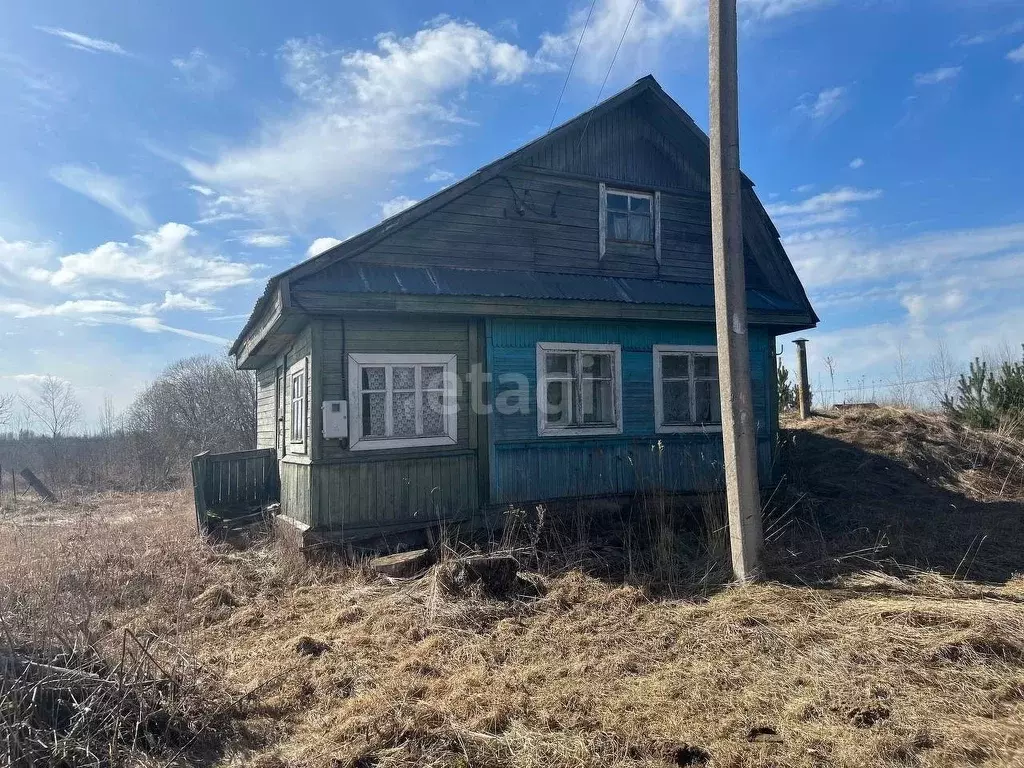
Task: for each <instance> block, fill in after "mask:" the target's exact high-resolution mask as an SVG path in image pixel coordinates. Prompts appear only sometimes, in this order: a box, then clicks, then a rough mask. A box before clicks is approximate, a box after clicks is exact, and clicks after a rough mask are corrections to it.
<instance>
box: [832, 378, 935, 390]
mask: <svg viewBox="0 0 1024 768" xmlns="http://www.w3.org/2000/svg"><path fill="white" fill-rule="evenodd" d="M933 381H946V377H945V376H934V377H932V378H930V379H915V380H913V381H892V382H889V383H888V384H882V383H879V382H873V381H872V382H865V383H864V384H862V385H860V386H859V387H846V388H845V389H836V390H833V389H831V388H830V389H829V390H828V391H829V392H833V391H834V392H863V391H865V390H867V389H887V388H888V387H903V386H907V385H908V384H930V383H931V382H933Z"/></svg>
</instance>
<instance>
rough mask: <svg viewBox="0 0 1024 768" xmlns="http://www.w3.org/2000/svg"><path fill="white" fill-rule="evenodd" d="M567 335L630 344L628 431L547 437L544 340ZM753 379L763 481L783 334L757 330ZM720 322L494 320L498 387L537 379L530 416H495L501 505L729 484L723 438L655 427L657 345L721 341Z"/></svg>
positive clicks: (491, 351) (625, 386)
mask: <svg viewBox="0 0 1024 768" xmlns="http://www.w3.org/2000/svg"><path fill="white" fill-rule="evenodd" d="M539 341H560V342H574V343H590V344H620V345H621V347H622V411H623V433H622V435H621V436H612V437H595V438H589V439H585V438H575V439H559V438H540V437H538V436H537V415H536V394H535V393H536V386H537V371H536V344H537V342H539ZM750 342H751V377H752V385H753V395H754V411H755V417H756V419H757V426H758V444H759V460H760V467H759V469H760V473H761V479H762V484H764V485H768V484H770V483H771V482H772V481H773V479H774V477H775V467H774V462H773V454H774V451H773V446H774V443H775V440H776V431H777V430H776V422H775V417H774V408H773V407H772V406H771V404H770V398H771V387H772V378H773V374H774V369H773V368H772V367H771V365H772V362H771V361H772V360H773V357H772V355H771V351H772V345H773V344H774V337H773V336H771V335H770V333H768V332H766V331H762V330H758V329H753V328H752V329H751V334H750ZM714 343H715V331H714V327H713V326H711V325H701V324H682V323H680V324H669V323H639V322H637V323H629V322H622V323H586V322H577V321H527V320H519V321H517V320H492V321H490V323H489V333H488V356H489V360H490V363H491V366H492V372H493V374H494V377H495V381H496V382H497V384H496V386H495V388H496V390H497V392H498V393H500V392H502V391H503V390H504V389H505V388H504V387H503V386H502V376H503V375H504V374H521V375H523V376H525V377H526V380H527V381H528V382H529V403H528V406H529V407H528V410H527V412H526V413H513V414H500V413H497V412H495V414H494V415H493V416H492V418H491V429H492V434H493V440H494V446H493V453H492V456H493V458H492V463H493V466H492V472H493V474H492V478H491V495H492V498H491V501H493V502H496V503H515V502H524V501H536V500H540V499H548V498H561V497H566V496H570V497H573V496H594V495H601V494H611V493H632V492H634V491H636V490H639V489H642V488H645V487H651V486H658V487H665V488H667V489H669V490H673V491H680V492H691V491H701V490H706V489H708V488H709V487H711V486H713V485H716V484H718V483H719V482H720V477H721V469H722V458H721V456H722V440H721V436H720V435H702V434H665V435H659V434H657V433H656V431H655V423H654V358H653V346H654V345H655V344H693V345H713V344H714Z"/></svg>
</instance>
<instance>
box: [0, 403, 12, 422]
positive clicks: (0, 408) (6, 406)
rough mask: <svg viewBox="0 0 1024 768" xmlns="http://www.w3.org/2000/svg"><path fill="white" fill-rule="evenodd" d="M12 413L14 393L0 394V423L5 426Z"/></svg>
mask: <svg viewBox="0 0 1024 768" xmlns="http://www.w3.org/2000/svg"><path fill="white" fill-rule="evenodd" d="M13 415H14V395H0V425H3V426H7V423H8V422H9V421H10V420H11V416H13Z"/></svg>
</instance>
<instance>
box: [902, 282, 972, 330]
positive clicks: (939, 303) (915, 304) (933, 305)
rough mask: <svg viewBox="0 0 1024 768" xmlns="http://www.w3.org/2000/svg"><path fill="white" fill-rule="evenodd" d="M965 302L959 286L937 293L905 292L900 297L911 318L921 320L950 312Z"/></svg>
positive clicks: (964, 295) (965, 297)
mask: <svg viewBox="0 0 1024 768" xmlns="http://www.w3.org/2000/svg"><path fill="white" fill-rule="evenodd" d="M966 303H967V295H966V294H965V293H964V292H963V291H962V290H961V289H959V288H953V289H950V290H947V291H942V292H940V293H939V294H938V295H927V294H921V293H916V294H907V295H906V296H904V297H903V298H901V299H900V304H902V305H903V306H904V307H905V308H906V310H907V314H908V315H910V317H911V319H912V320H914V321H915V322H923V321H925V320H927V319H929V318H932V317H934V316H935V315H939V314H951V313H954V312H956V311H958V310H960V309H961V308H963V306H964V304H966Z"/></svg>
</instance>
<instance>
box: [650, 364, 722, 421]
mask: <svg viewBox="0 0 1024 768" xmlns="http://www.w3.org/2000/svg"><path fill="white" fill-rule="evenodd" d="M655 354H656V355H658V356H659V358H660V364H661V381H660V382H658V386H660V387H661V419H660V422H659V423H658V425H657V426H658V428H659V429H660V428H661V427H663V426H676V427H700V426H708V425H711V426H717V425H719V424H721V423H722V404H721V394H720V392H719V388H718V356H717V355H716V354H715V353H710V354H706V353H702V352H667V351H666V352H663V351H656V352H655Z"/></svg>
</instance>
